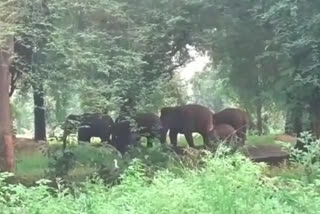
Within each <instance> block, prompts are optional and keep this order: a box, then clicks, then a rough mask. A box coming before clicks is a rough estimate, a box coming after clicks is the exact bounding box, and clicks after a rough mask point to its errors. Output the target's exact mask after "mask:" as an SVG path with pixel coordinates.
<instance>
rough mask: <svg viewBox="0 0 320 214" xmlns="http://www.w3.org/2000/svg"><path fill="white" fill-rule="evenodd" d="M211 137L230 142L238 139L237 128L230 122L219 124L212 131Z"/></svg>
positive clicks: (214, 139)
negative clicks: (229, 123)
mask: <svg viewBox="0 0 320 214" xmlns="http://www.w3.org/2000/svg"><path fill="white" fill-rule="evenodd" d="M210 139H211V140H213V141H223V142H225V143H227V144H229V143H230V141H235V140H236V130H235V129H234V128H233V127H232V126H230V125H228V124H219V125H217V126H215V127H214V129H213V131H212V132H210Z"/></svg>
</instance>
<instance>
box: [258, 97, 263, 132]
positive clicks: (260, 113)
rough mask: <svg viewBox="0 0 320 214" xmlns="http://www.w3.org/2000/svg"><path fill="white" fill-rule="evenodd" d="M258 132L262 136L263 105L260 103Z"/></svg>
mask: <svg viewBox="0 0 320 214" xmlns="http://www.w3.org/2000/svg"><path fill="white" fill-rule="evenodd" d="M257 130H258V135H262V104H261V102H260V101H259V102H258V103H257Z"/></svg>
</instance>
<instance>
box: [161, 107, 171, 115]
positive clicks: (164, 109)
mask: <svg viewBox="0 0 320 214" xmlns="http://www.w3.org/2000/svg"><path fill="white" fill-rule="evenodd" d="M172 110H173V107H164V108H162V109H161V116H165V115H167V114H169V113H170V112H171V111H172Z"/></svg>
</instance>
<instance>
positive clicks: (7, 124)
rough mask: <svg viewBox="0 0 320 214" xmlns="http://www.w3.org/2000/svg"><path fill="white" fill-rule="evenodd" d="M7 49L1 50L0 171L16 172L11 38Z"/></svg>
mask: <svg viewBox="0 0 320 214" xmlns="http://www.w3.org/2000/svg"><path fill="white" fill-rule="evenodd" d="M6 46H7V48H3V49H0V151H1V156H0V169H1V170H2V171H10V172H14V170H15V158H14V142H13V136H12V119H11V114H10V98H9V88H10V72H9V67H10V57H11V56H12V51H13V39H12V38H9V39H8V41H7V44H6Z"/></svg>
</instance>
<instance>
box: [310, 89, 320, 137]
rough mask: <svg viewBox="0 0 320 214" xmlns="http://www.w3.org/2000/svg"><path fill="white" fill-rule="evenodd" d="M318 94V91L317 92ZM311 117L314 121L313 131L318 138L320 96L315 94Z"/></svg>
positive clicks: (319, 132)
mask: <svg viewBox="0 0 320 214" xmlns="http://www.w3.org/2000/svg"><path fill="white" fill-rule="evenodd" d="M315 95H317V93H315ZM310 119H311V123H312V133H313V135H314V136H315V137H316V138H320V96H314V97H313V99H312V100H311V103H310Z"/></svg>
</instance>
